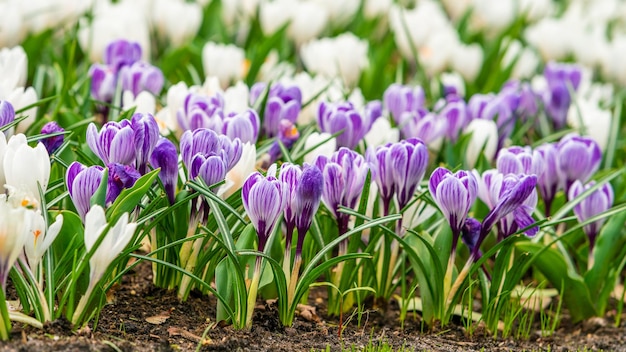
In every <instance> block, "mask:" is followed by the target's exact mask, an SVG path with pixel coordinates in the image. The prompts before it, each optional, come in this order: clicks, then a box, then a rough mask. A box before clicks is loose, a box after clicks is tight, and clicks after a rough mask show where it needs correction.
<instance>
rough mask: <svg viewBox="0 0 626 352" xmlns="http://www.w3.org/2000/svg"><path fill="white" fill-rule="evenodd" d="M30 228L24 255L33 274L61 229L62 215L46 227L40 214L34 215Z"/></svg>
mask: <svg viewBox="0 0 626 352" xmlns="http://www.w3.org/2000/svg"><path fill="white" fill-rule="evenodd" d="M32 220H33V222H32V228H31V230H30V231H29V235H32V236H27V239H26V242H25V243H24V253H25V254H26V258H27V259H28V266H29V267H30V268H31V270H33V272H34V273H35V272H36V271H35V270H37V267H38V266H39V263H40V262H41V258H43V255H44V254H45V253H46V251H47V250H48V248H50V245H52V242H54V240H55V239H56V237H57V235H58V234H59V232H61V227H63V215H62V214H59V215H57V216H56V218H55V221H54V223H52V225H50V227H48V225H47V224H46V222H45V220H44V218H43V216H42V215H41V214H34V216H33V219H32Z"/></svg>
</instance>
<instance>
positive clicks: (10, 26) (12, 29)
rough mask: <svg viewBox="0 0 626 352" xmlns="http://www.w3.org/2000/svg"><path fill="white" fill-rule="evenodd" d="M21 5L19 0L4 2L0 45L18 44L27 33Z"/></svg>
mask: <svg viewBox="0 0 626 352" xmlns="http://www.w3.org/2000/svg"><path fill="white" fill-rule="evenodd" d="M20 7H21V2H17V1H8V2H3V3H2V11H0V47H7V46H13V45H17V44H19V43H21V42H22V39H23V38H24V36H25V35H26V31H25V30H24V19H23V16H22V11H21V8H20ZM0 77H2V76H0Z"/></svg>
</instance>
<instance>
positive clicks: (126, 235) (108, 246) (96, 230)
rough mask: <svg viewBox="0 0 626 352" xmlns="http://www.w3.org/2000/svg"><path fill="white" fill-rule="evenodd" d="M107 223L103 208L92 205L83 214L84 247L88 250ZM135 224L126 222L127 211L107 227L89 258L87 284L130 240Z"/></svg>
mask: <svg viewBox="0 0 626 352" xmlns="http://www.w3.org/2000/svg"><path fill="white" fill-rule="evenodd" d="M107 225H108V223H107V219H106V215H105V213H104V209H103V208H102V207H101V206H99V205H97V204H96V205H93V206H92V207H91V209H90V210H89V212H88V213H87V215H86V216H85V248H86V249H87V252H90V251H91V250H92V249H93V247H94V245H95V244H96V242H97V241H98V239H99V238H100V236H102V233H103V232H104V230H105V229H106V227H107ZM136 228H137V224H136V223H134V222H130V223H129V222H128V213H124V214H122V216H121V217H120V219H119V220H118V221H117V223H116V224H115V225H113V226H111V227H110V228H109V231H108V232H107V233H106V235H105V236H104V239H103V240H102V242H101V243H100V245H99V246H98V248H96V250H95V251H94V252H93V255H92V256H91V258H90V259H89V270H90V274H89V286H92V285H95V284H96V283H97V282H98V281H99V280H100V279H101V278H102V275H103V274H104V272H105V271H106V270H107V268H108V267H109V265H111V263H112V262H113V260H114V259H115V258H116V257H117V256H118V255H119V254H120V253H121V252H122V250H124V248H126V245H128V242H130V240H131V238H132V237H133V234H134V233H135V229H136Z"/></svg>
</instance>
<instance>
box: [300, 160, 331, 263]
mask: <svg viewBox="0 0 626 352" xmlns="http://www.w3.org/2000/svg"><path fill="white" fill-rule="evenodd" d="M302 168H303V171H302V175H301V176H300V182H299V183H298V186H297V187H296V194H295V199H296V202H295V206H294V208H295V212H296V227H297V228H298V243H297V247H296V255H298V254H299V253H302V244H303V243H304V236H305V235H306V233H307V232H308V230H309V228H310V227H311V222H312V221H313V217H314V216H315V213H317V209H318V208H319V205H320V200H321V198H322V193H323V191H324V176H323V175H322V172H321V171H320V169H318V168H317V167H315V166H314V165H310V164H306V163H305V164H304V166H303V167H302Z"/></svg>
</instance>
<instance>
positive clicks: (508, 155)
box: [496, 146, 543, 176]
mask: <svg viewBox="0 0 626 352" xmlns="http://www.w3.org/2000/svg"><path fill="white" fill-rule="evenodd" d="M496 165H497V168H498V171H500V172H501V173H503V174H505V175H506V174H516V175H519V174H526V175H537V176H540V175H541V174H542V172H543V159H542V158H541V155H540V154H539V152H538V151H532V149H531V148H530V147H529V146H526V147H518V146H513V147H509V148H505V149H501V150H500V152H499V153H498V159H497V161H496Z"/></svg>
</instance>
